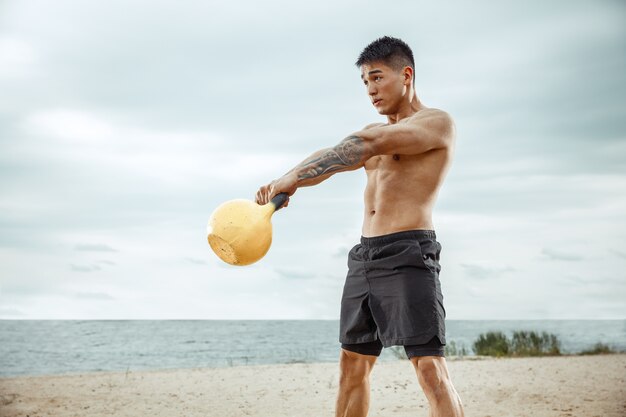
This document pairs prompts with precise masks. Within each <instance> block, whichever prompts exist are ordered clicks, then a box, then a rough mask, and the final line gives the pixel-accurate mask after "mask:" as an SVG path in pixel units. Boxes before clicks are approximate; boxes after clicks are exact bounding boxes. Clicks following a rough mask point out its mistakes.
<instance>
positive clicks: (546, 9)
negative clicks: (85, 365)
mask: <svg viewBox="0 0 626 417" xmlns="http://www.w3.org/2000/svg"><path fill="white" fill-rule="evenodd" d="M384 35H389V36H396V37H399V38H402V39H403V40H405V41H406V42H407V43H408V44H409V45H410V46H411V47H412V48H413V51H414V54H415V59H416V69H415V72H416V91H417V94H418V96H419V97H420V99H421V101H422V102H423V103H424V104H425V105H426V106H428V107H436V108H440V109H443V110H445V111H447V112H448V113H449V114H450V115H451V116H452V117H453V118H454V120H455V123H456V127H457V145H456V150H455V154H454V160H453V164H452V167H451V169H450V171H449V173H448V175H447V178H446V181H445V183H444V185H443V187H442V189H441V191H440V193H439V197H438V201H437V204H436V206H435V210H434V214H433V222H434V225H435V230H436V233H437V238H438V240H439V242H440V243H441V245H442V247H443V250H442V253H441V265H442V271H441V275H440V280H441V286H442V291H443V294H444V305H445V307H446V312H447V318H448V319H455V320H461V319H473V320H493V319H624V318H626V303H625V301H624V300H626V273H625V272H624V271H626V216H624V213H626V164H625V163H624V161H626V99H625V97H626V3H624V2H621V1H596V2H588V1H563V0H559V1H554V2H542V1H530V2H515V1H503V2H496V3H494V2H488V1H472V2H461V1H442V2H424V1H395V2H383V3H381V2H371V1H328V0H321V1H316V2H292V1H277V0H270V1H239V2H227V1H214V0H208V1H187V2H174V1H169V2H167V1H159V2H154V1H131V2H128V1H107V2H96V1H78V0H74V1H67V0H58V1H55V2H45V1H28V2H23V1H13V0H4V1H0V174H1V175H0V318H2V319H338V318H339V303H340V299H341V292H342V288H343V284H344V279H345V274H346V272H347V265H346V259H347V258H346V256H347V252H348V251H349V250H350V248H351V247H353V246H354V245H355V244H356V243H358V241H359V238H360V235H361V224H362V210H363V195H362V193H363V188H364V186H365V180H366V178H365V173H364V171H363V170H358V171H353V172H347V173H340V174H336V175H335V176H333V177H332V178H330V179H328V180H327V181H325V182H323V183H322V184H320V185H318V186H315V187H307V188H302V189H299V190H298V191H297V192H296V194H295V195H294V196H292V198H291V201H290V204H289V207H287V208H286V209H284V210H281V211H279V212H277V213H276V214H275V215H274V216H273V219H272V223H273V229H274V232H273V244H272V247H271V249H270V251H269V253H268V254H267V255H266V256H265V257H264V258H263V259H262V260H261V261H259V262H258V263H256V264H254V265H251V266H247V267H235V266H230V265H227V264H225V263H223V262H222V261H220V260H219V259H218V258H217V257H216V256H215V255H214V254H213V253H212V252H211V250H210V248H209V246H208V245H207V242H206V224H207V221H208V218H209V216H210V214H211V212H212V211H213V209H215V208H216V207H217V206H218V205H219V204H221V203H223V202H225V201H227V200H231V199H235V198H248V199H254V195H255V193H256V191H257V189H258V188H259V187H260V186H261V185H264V184H266V183H268V182H270V181H271V180H273V179H275V178H278V177H280V176H281V175H282V174H284V173H285V172H287V171H288V170H289V169H291V168H292V167H293V166H295V165H296V164H297V163H299V162H300V161H301V160H303V159H304V158H305V157H307V156H308V155H310V154H311V153H313V152H314V151H316V150H318V149H321V148H326V147H329V146H333V145H335V144H337V143H338V142H339V141H340V140H341V139H342V138H344V137H346V136H347V135H349V134H350V133H352V132H355V131H358V130H359V129H361V128H362V127H364V126H365V125H367V124H369V123H373V122H381V121H382V122H384V121H385V119H384V117H382V116H380V115H378V113H377V112H376V111H375V110H374V108H373V107H372V106H371V104H370V102H369V100H368V98H367V94H366V91H365V89H364V86H363V84H362V83H361V80H360V74H359V71H358V69H357V68H356V67H355V66H354V62H355V61H356V58H357V57H358V54H359V53H360V51H361V50H362V49H363V47H365V46H366V45H367V44H368V43H369V42H371V41H373V40H374V39H376V38H378V37H380V36H384Z"/></svg>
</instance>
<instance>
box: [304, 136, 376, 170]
mask: <svg viewBox="0 0 626 417" xmlns="http://www.w3.org/2000/svg"><path fill="white" fill-rule="evenodd" d="M363 153H364V144H363V139H361V138H360V137H358V136H348V137H347V138H345V139H344V140H342V141H341V142H340V143H339V144H338V145H337V146H335V147H334V148H330V149H328V150H327V151H326V152H324V153H322V154H321V155H318V156H316V157H314V158H313V159H311V160H307V161H304V162H302V163H301V164H300V165H299V166H298V167H297V168H300V169H301V171H300V174H299V175H298V180H306V179H309V178H315V177H319V176H321V175H324V174H331V173H333V172H337V171H344V170H345V169H346V168H347V167H351V166H354V165H356V164H358V163H359V162H361V158H362V157H363Z"/></svg>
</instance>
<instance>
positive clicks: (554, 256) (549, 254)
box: [541, 248, 584, 261]
mask: <svg viewBox="0 0 626 417" xmlns="http://www.w3.org/2000/svg"><path fill="white" fill-rule="evenodd" d="M541 254H542V255H544V257H545V258H547V259H549V260H551V261H582V260H583V259H584V258H583V257H582V256H580V255H577V254H575V253H568V252H563V251H561V250H558V249H556V250H555V249H550V248H543V249H542V250H541Z"/></svg>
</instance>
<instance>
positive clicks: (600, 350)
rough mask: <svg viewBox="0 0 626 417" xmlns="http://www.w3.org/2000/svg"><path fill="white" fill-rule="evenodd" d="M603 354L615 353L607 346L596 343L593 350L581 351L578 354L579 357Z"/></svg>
mask: <svg viewBox="0 0 626 417" xmlns="http://www.w3.org/2000/svg"><path fill="white" fill-rule="evenodd" d="M605 353H615V351H614V350H613V349H611V348H610V347H609V345H605V344H604V343H600V342H598V343H596V344H595V346H594V347H593V349H588V350H583V351H582V352H580V354H581V355H602V354H605Z"/></svg>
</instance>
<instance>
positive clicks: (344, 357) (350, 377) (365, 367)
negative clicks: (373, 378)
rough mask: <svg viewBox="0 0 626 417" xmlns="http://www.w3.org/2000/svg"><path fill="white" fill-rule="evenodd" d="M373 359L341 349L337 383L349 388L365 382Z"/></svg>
mask: <svg viewBox="0 0 626 417" xmlns="http://www.w3.org/2000/svg"><path fill="white" fill-rule="evenodd" d="M374 360H375V359H374ZM374 360H372V359H370V358H367V357H366V355H361V354H358V353H354V352H350V351H346V350H343V349H342V351H341V356H340V359H339V371H340V372H339V384H340V385H341V386H342V387H344V388H350V387H356V386H360V385H362V384H365V383H367V382H368V380H369V374H370V371H371V369H372V366H373V361H374Z"/></svg>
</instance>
